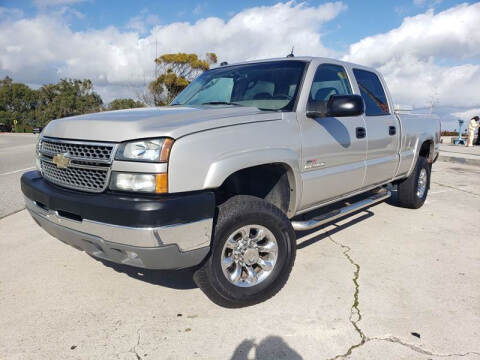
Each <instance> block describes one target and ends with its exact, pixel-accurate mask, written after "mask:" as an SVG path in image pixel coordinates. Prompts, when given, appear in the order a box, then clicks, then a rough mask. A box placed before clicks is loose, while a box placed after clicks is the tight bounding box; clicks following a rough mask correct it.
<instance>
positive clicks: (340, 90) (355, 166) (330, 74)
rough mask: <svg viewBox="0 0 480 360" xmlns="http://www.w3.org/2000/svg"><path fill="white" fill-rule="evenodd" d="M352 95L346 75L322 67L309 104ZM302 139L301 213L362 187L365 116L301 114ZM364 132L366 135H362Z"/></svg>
mask: <svg viewBox="0 0 480 360" xmlns="http://www.w3.org/2000/svg"><path fill="white" fill-rule="evenodd" d="M349 94H352V87H351V83H350V80H349V78H348V75H347V72H346V71H345V69H344V67H343V66H340V65H337V64H320V65H319V66H318V67H317V69H316V72H315V75H314V78H313V82H312V87H311V90H310V95H309V101H328V99H329V98H330V96H332V95H349ZM298 116H299V121H300V128H301V129H300V131H301V136H302V163H301V169H302V181H303V196H302V202H301V206H300V209H299V210H304V209H308V208H309V207H312V206H314V205H316V204H318V203H320V202H323V201H327V200H329V199H333V198H335V197H339V196H341V195H344V194H347V193H349V192H352V191H354V190H357V189H359V188H361V187H362V185H363V180H364V176H365V158H366V150H367V140H366V137H365V134H364V131H365V120H364V118H363V116H355V117H338V118H334V117H323V118H317V119H311V118H308V117H306V116H305V113H304V112H303V113H299V115H298ZM362 131H363V132H362Z"/></svg>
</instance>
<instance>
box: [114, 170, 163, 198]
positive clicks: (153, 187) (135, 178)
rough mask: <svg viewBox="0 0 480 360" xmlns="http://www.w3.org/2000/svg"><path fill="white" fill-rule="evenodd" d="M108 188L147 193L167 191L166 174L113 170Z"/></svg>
mask: <svg viewBox="0 0 480 360" xmlns="http://www.w3.org/2000/svg"><path fill="white" fill-rule="evenodd" d="M110 189H112V190H120V191H135V192H149V193H155V192H156V193H165V192H167V191H168V187H167V174H132V173H119V172H113V173H112V179H111V180H110Z"/></svg>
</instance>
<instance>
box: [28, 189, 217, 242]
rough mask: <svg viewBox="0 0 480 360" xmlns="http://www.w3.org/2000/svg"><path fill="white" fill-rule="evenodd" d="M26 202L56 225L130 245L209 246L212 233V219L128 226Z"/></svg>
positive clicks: (37, 214) (33, 211)
mask: <svg viewBox="0 0 480 360" xmlns="http://www.w3.org/2000/svg"><path fill="white" fill-rule="evenodd" d="M25 204H26V207H27V209H28V210H29V211H30V213H31V214H32V216H33V215H36V216H39V217H41V218H43V219H45V220H48V221H50V222H52V223H54V224H56V225H59V226H63V227H65V228H68V229H71V230H75V231H79V232H82V233H85V234H89V235H92V236H96V237H99V238H102V239H103V240H105V241H109V242H112V243H118V244H124V245H130V246H138V247H145V248H150V247H158V246H162V245H171V244H175V245H177V246H178V248H179V249H180V250H181V251H189V250H194V249H198V248H201V247H205V246H209V245H210V239H211V235H212V226H213V219H204V220H200V221H196V222H192V223H188V224H175V225H168V226H161V227H128V226H119V225H113V224H106V223H102V222H97V221H93V220H88V219H83V220H82V221H76V220H72V219H70V218H66V217H64V216H61V215H60V214H59V213H58V212H57V211H53V210H47V209H44V208H42V207H40V206H38V205H37V204H36V202H34V201H32V200H30V199H28V198H26V197H25ZM34 218H35V216H34Z"/></svg>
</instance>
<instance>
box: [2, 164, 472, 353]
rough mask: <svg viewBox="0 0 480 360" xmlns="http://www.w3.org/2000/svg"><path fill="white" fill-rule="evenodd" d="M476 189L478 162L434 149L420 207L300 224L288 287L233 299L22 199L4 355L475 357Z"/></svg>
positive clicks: (5, 260)
mask: <svg viewBox="0 0 480 360" xmlns="http://www.w3.org/2000/svg"><path fill="white" fill-rule="evenodd" d="M479 200H480V168H479V167H476V168H475V167H469V166H465V165H456V164H451V163H437V164H435V166H434V171H433V180H432V188H431V193H430V196H429V198H428V200H427V203H426V205H425V206H424V207H423V208H422V209H419V210H408V209H401V208H397V207H394V206H391V205H389V204H381V205H378V206H375V207H373V208H371V209H370V210H369V211H366V212H361V213H359V214H358V215H356V216H354V217H351V218H348V219H344V220H342V221H340V222H338V223H335V224H333V225H330V226H327V227H325V228H323V229H320V230H318V231H315V232H313V233H309V234H307V235H304V234H299V235H301V236H302V237H301V238H300V239H299V245H298V253H297V260H296V263H295V267H294V270H293V272H292V276H291V278H290V280H289V282H288V283H287V285H286V286H285V287H284V289H283V290H282V291H281V292H280V293H279V294H278V295H277V296H275V297H274V298H273V299H271V300H270V301H268V302H266V303H263V304H260V305H257V306H254V307H250V308H246V309H238V310H229V309H223V308H219V307H217V306H216V305H214V304H212V303H211V302H210V301H209V300H208V299H207V298H206V297H205V296H204V295H203V294H202V293H201V291H200V290H198V289H197V288H195V287H194V284H193V283H192V281H191V278H190V273H189V272H187V271H183V272H148V271H144V272H142V273H139V272H136V271H132V269H129V268H126V267H120V266H112V265H110V264H103V263H101V262H98V261H95V260H93V259H92V258H90V257H89V256H87V255H85V254H84V253H81V252H79V251H77V250H75V249H73V248H70V247H68V246H66V245H64V244H62V243H60V242H59V241H57V240H55V239H53V238H52V237H50V236H49V235H48V234H46V233H44V232H43V230H41V229H40V228H38V227H37V226H36V225H35V224H34V222H33V221H32V220H31V219H30V217H29V216H28V214H27V213H26V212H25V211H22V212H19V213H16V214H13V215H10V216H8V217H6V218H3V219H1V220H0V253H1V254H2V261H1V262H0V359H134V360H138V359H239V360H244V359H335V358H337V359H338V358H349V359H422V360H423V359H425V360H426V359H441V358H444V357H449V358H452V359H455V358H458V359H480V341H479V340H478V339H479V335H480V321H479V320H480V282H479V281H478V279H479V278H480V242H479V238H480V236H479V233H480V227H479V223H480V222H479V220H478V219H480V202H479ZM412 333H415V334H416V335H417V336H414V335H412ZM418 336H420V338H419V337H418Z"/></svg>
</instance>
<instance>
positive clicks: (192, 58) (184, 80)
mask: <svg viewBox="0 0 480 360" xmlns="http://www.w3.org/2000/svg"><path fill="white" fill-rule="evenodd" d="M216 62H217V55H216V54H214V53H207V54H206V55H205V59H200V58H199V57H198V55H196V54H185V53H176V54H164V55H162V56H160V57H158V58H156V59H155V63H156V64H157V66H159V68H160V75H159V76H158V77H157V79H155V80H154V81H152V82H151V83H150V84H149V86H148V88H149V91H150V93H151V94H152V97H153V102H154V103H155V105H157V106H161V105H165V104H168V103H170V102H171V101H172V100H173V98H174V97H175V96H177V95H178V93H180V91H182V90H183V89H185V88H186V87H187V86H188V84H190V82H191V81H192V80H193V79H195V78H196V77H197V76H198V75H200V74H201V73H202V72H204V71H205V70H208V69H210V65H212V64H215V63H216Z"/></svg>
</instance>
